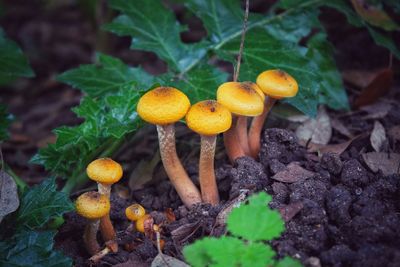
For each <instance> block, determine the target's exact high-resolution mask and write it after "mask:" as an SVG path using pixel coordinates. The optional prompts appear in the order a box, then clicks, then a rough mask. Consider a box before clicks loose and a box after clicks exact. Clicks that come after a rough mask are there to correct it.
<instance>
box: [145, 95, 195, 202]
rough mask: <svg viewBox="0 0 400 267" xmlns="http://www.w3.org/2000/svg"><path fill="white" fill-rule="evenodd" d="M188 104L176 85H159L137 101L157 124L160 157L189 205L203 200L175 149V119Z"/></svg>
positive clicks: (181, 114)
mask: <svg viewBox="0 0 400 267" xmlns="http://www.w3.org/2000/svg"><path fill="white" fill-rule="evenodd" d="M189 108H190V101H189V99H188V97H187V96H186V95H185V94H184V93H182V92H181V91H179V90H178V89H176V88H173V87H157V88H155V89H153V90H151V91H149V92H147V93H146V94H144V95H143V96H142V97H141V98H140V99H139V102H138V105H137V113H138V114H139V116H140V117H141V118H142V119H143V120H145V121H147V122H148V123H152V124H156V125H157V132H158V141H159V146H160V154H161V160H162V162H163V165H164V168H165V171H166V173H167V175H168V177H169V179H170V181H171V183H172V184H173V186H174V187H175V189H176V191H177V193H178V195H179V197H180V198H181V200H182V202H183V203H184V204H185V205H186V206H187V207H191V206H193V205H194V204H196V203H200V202H201V196H200V192H199V190H198V189H197V187H196V186H195V185H194V184H193V182H192V181H191V180H190V178H189V176H188V174H187V173H186V171H185V169H184V168H183V166H182V163H181V161H180V160H179V158H178V155H177V153H176V147H175V127H174V123H175V122H177V121H179V120H180V119H181V118H183V117H184V116H185V115H186V113H187V111H188V110H189Z"/></svg>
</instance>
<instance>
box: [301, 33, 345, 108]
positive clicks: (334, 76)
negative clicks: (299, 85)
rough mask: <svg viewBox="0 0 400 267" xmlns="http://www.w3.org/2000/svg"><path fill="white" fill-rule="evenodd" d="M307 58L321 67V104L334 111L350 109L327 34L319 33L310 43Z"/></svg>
mask: <svg viewBox="0 0 400 267" xmlns="http://www.w3.org/2000/svg"><path fill="white" fill-rule="evenodd" d="M307 44H308V47H309V50H308V52H307V56H308V57H309V58H312V60H313V62H314V63H315V64H316V65H317V66H318V67H319V71H318V75H319V76H320V84H319V85H320V88H321V93H320V95H319V100H318V102H319V103H322V104H326V105H328V106H329V107H331V108H333V109H345V110H348V109H349V101H348V99H347V95H346V91H345V90H344V87H343V82H342V77H341V75H340V73H339V71H338V70H337V68H336V64H335V61H334V59H333V57H332V54H333V47H332V46H331V44H330V43H329V42H328V41H327V38H326V34H324V33H318V34H316V35H314V36H313V37H312V38H311V39H310V40H309V41H308V43H307Z"/></svg>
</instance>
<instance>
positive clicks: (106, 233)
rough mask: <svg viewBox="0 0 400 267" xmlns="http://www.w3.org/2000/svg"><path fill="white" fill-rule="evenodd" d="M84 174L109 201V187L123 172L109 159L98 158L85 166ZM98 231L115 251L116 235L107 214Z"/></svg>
mask: <svg viewBox="0 0 400 267" xmlns="http://www.w3.org/2000/svg"><path fill="white" fill-rule="evenodd" d="M86 173H87V175H88V176H89V178H90V179H92V180H93V181H96V182H97V187H98V191H99V193H100V194H104V195H105V196H106V197H107V198H108V199H110V193H111V185H113V184H115V183H117V182H118V181H119V180H120V179H121V177H122V175H123V170H122V167H121V165H120V164H119V163H118V162H115V161H114V160H112V159H110V158H100V159H96V160H94V161H92V162H91V163H90V164H89V165H88V166H87V168H86ZM100 231H101V234H102V236H103V239H104V240H105V241H106V242H107V241H112V242H114V243H115V244H114V245H113V248H114V249H117V248H118V247H117V246H116V242H115V240H116V234H115V230H114V227H113V225H112V223H111V220H110V214H109V213H108V214H107V215H106V216H103V217H102V218H101V220H100Z"/></svg>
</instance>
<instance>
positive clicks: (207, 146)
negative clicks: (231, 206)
mask: <svg viewBox="0 0 400 267" xmlns="http://www.w3.org/2000/svg"><path fill="white" fill-rule="evenodd" d="M216 140H217V136H216V135H211V136H205V135H201V149H200V161H199V180H200V189H201V197H202V199H203V202H205V203H210V204H211V205H216V204H218V203H219V194H218V187H217V182H216V179H215V172H214V155H215V143H216Z"/></svg>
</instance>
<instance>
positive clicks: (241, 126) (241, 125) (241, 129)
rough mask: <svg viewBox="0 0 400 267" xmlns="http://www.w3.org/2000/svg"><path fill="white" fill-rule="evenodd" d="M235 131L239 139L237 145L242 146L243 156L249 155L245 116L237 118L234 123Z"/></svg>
mask: <svg viewBox="0 0 400 267" xmlns="http://www.w3.org/2000/svg"><path fill="white" fill-rule="evenodd" d="M236 131H237V136H238V138H239V143H240V145H241V146H242V149H243V152H244V154H246V155H250V149H249V139H248V136H247V117H246V116H238V119H237V122H236Z"/></svg>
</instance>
